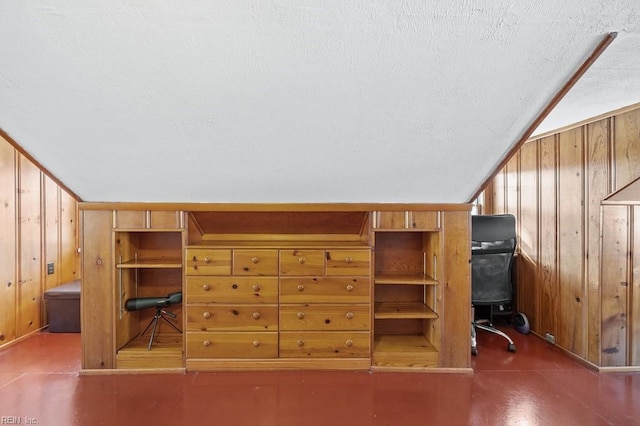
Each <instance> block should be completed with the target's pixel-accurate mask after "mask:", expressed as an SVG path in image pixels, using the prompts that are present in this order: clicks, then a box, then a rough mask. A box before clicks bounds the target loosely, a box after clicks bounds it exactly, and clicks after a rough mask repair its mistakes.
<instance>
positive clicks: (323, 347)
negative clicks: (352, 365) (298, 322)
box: [280, 331, 371, 358]
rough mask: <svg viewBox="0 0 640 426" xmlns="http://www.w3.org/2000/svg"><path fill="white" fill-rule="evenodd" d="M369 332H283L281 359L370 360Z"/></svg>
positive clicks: (281, 335) (281, 336)
mask: <svg viewBox="0 0 640 426" xmlns="http://www.w3.org/2000/svg"><path fill="white" fill-rule="evenodd" d="M370 343H371V339H370V334H369V332H366V331H364V332H329V333H323V332H283V333H280V357H281V358H369V357H370V356H371V355H370V354H371V352H370V350H369V347H370Z"/></svg>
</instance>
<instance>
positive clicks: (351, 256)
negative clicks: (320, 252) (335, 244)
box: [326, 249, 371, 275]
mask: <svg viewBox="0 0 640 426" xmlns="http://www.w3.org/2000/svg"><path fill="white" fill-rule="evenodd" d="M326 259H327V264H326V268H327V275H371V260H370V259H371V251H370V250H344V249H337V250H327V254H326Z"/></svg>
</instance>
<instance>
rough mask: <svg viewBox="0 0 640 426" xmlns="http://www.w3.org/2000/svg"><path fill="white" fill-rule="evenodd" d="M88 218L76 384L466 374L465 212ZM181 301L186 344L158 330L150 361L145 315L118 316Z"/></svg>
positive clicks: (260, 211) (396, 209)
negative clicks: (140, 303)
mask: <svg viewBox="0 0 640 426" xmlns="http://www.w3.org/2000/svg"><path fill="white" fill-rule="evenodd" d="M176 207H180V209H177V208H176ZM172 208H173V209H174V210H172ZM81 212H82V219H83V228H82V229H83V236H82V241H83V270H84V277H83V290H82V292H83V293H82V294H83V298H82V304H83V314H82V330H83V333H82V337H83V374H91V373H97V372H102V371H105V370H132V371H141V372H144V371H149V372H150V371H170V370H177V371H185V370H187V371H218V370H267V369H315V370H322V369H332V370H370V369H371V370H388V371H447V370H453V371H469V367H470V350H469V327H470V326H469V324H470V310H471V309H470V285H469V283H470V281H469V280H470V277H469V273H470V271H469V260H470V254H471V253H470V241H469V221H470V217H469V206H468V205H401V206H399V205H379V204H376V205H362V204H358V205H341V204H330V205H295V204H294V205H216V204H205V205H200V204H197V205H194V204H188V205H179V206H176V205H164V204H153V205H148V204H141V205H137V204H127V205H114V204H111V203H108V204H101V203H85V204H82V205H81ZM176 291H182V294H183V298H182V303H181V304H179V305H175V306H170V307H168V308H167V309H168V310H170V311H172V312H174V313H175V314H176V319H175V320H173V322H174V323H175V325H176V326H177V327H178V328H179V329H180V330H182V333H177V332H176V331H175V328H171V327H169V326H167V325H166V324H162V323H161V324H160V328H159V334H158V336H157V338H156V339H155V340H154V343H153V344H152V346H151V349H150V350H149V349H148V342H149V336H148V335H147V336H142V335H141V333H142V331H143V330H144V328H145V326H146V325H147V324H148V322H149V319H150V317H151V316H152V314H153V312H151V311H152V310H151V309H146V310H145V309H143V310H139V311H133V312H129V311H126V310H125V309H123V306H125V305H126V301H127V299H129V298H132V297H153V296H165V295H167V294H169V293H173V292H176Z"/></svg>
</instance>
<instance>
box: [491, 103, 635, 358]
mask: <svg viewBox="0 0 640 426" xmlns="http://www.w3.org/2000/svg"><path fill="white" fill-rule="evenodd" d="M639 176H640V107H637V108H635V109H631V110H627V111H624V112H620V113H618V114H617V115H612V116H610V117H605V118H600V119H598V120H597V121H594V122H591V123H588V124H584V125H582V126H580V127H577V128H573V129H568V130H564V131H561V132H559V133H556V134H552V135H548V136H544V137H541V138H539V139H535V140H531V141H528V142H527V143H526V144H525V145H524V146H523V147H522V148H521V149H520V151H519V152H517V153H516V155H515V156H514V157H513V158H512V159H511V160H510V161H509V163H508V164H507V165H506V166H505V167H504V169H503V170H502V171H501V172H500V173H499V174H498V175H497V176H496V178H495V179H494V180H493V182H491V183H490V184H489V186H488V187H487V188H486V189H485V191H484V193H483V195H484V205H483V206H482V209H483V210H482V211H483V213H486V214H490V213H495V214H499V213H512V214H514V215H515V216H516V218H517V223H518V225H517V226H518V234H519V236H520V256H519V259H518V266H517V277H518V282H517V288H518V297H517V306H518V310H519V311H521V312H524V313H525V314H526V315H527V317H528V318H529V320H530V322H531V326H532V329H533V330H534V331H535V332H536V333H538V334H540V335H543V336H544V335H545V333H551V334H553V335H554V336H555V337H556V343H557V344H558V345H559V346H561V347H563V348H565V349H567V350H569V351H570V352H573V353H574V354H576V355H578V356H579V357H581V358H583V359H585V360H587V361H589V362H591V363H594V364H596V365H600V361H601V358H600V357H601V351H600V333H601V331H600V330H601V325H602V324H601V321H602V320H601V315H602V312H601V285H600V282H601V281H600V264H601V255H600V232H601V231H600V230H601V226H600V225H601V213H600V212H601V210H600V203H601V201H602V200H603V199H604V198H605V197H606V196H607V195H608V194H610V193H611V192H613V191H616V190H618V189H620V188H622V187H623V186H625V185H627V184H628V183H630V182H631V181H633V180H634V179H636V178H638V177H639ZM605 261H606V260H605Z"/></svg>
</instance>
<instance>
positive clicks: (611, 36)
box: [468, 32, 618, 203]
mask: <svg viewBox="0 0 640 426" xmlns="http://www.w3.org/2000/svg"><path fill="white" fill-rule="evenodd" d="M617 35H618V33H617V32H611V33H608V34H606V35H605V36H604V37H603V38H602V40H601V41H600V43H598V45H597V46H596V48H595V49H594V50H593V52H592V53H591V55H589V57H588V58H587V59H586V60H585V61H584V62H583V63H582V65H580V67H579V68H578V69H577V70H576V72H575V73H573V75H572V76H571V77H570V78H569V80H568V81H567V82H566V83H565V84H564V85H563V86H562V87H561V88H560V90H559V91H558V92H557V93H556V94H555V95H554V96H553V98H551V101H549V103H548V104H547V106H546V107H545V108H544V109H543V110H542V112H540V114H538V116H537V117H536V118H535V120H533V122H532V123H531V124H530V125H529V127H527V129H526V130H525V131H524V133H523V134H522V136H520V138H519V139H518V141H517V142H516V143H515V144H514V145H513V146H512V147H511V149H510V150H509V151H508V152H507V154H506V155H505V156H504V157H503V158H502V161H500V163H498V166H497V167H496V168H495V169H494V170H493V172H491V173H490V174H489V176H488V177H487V178H486V179H485V180H484V181H483V182H482V184H481V185H480V186H479V187H478V189H476V191H475V192H474V193H473V196H472V197H471V198H470V199H469V201H468V202H469V203H472V202H473V201H474V200H475V199H477V198H478V196H480V193H482V191H483V190H484V188H486V187H487V185H488V184H489V182H491V181H492V180H493V179H494V178H495V177H496V176H497V175H498V173H499V172H500V170H502V169H503V168H504V166H506V165H507V163H508V162H509V160H511V157H513V156H514V155H515V154H516V152H518V151H519V150H520V148H521V147H522V145H524V143H525V142H527V141H528V140H529V138H530V137H531V135H532V134H533V132H535V130H536V129H537V128H538V126H540V124H541V123H542V122H543V121H544V119H545V118H547V116H548V115H549V113H550V112H551V111H552V110H553V109H554V108H555V107H556V106H557V105H558V103H559V102H560V101H561V100H562V98H564V96H565V95H566V94H567V93H568V92H569V90H571V88H572V87H573V86H574V85H575V84H576V83H577V82H578V80H580V78H581V77H582V76H583V75H584V73H585V72H587V70H588V69H589V68H590V67H591V65H593V63H594V62H595V61H596V60H597V59H598V57H600V55H602V53H603V52H604V51H605V50H606V49H607V47H609V45H610V44H611V43H612V42H613V40H615V38H616V36H617Z"/></svg>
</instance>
